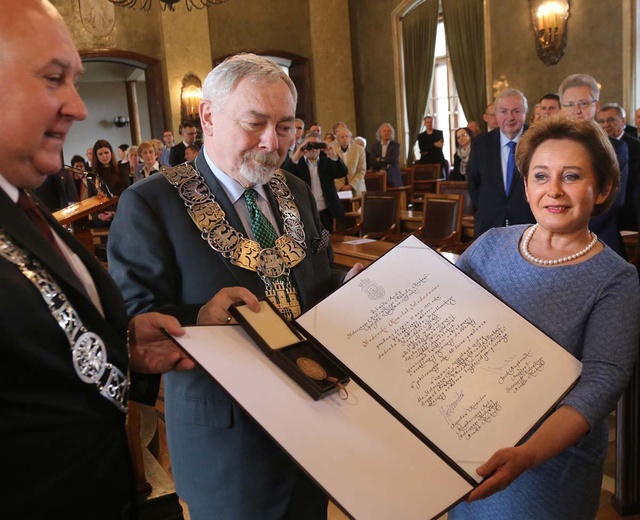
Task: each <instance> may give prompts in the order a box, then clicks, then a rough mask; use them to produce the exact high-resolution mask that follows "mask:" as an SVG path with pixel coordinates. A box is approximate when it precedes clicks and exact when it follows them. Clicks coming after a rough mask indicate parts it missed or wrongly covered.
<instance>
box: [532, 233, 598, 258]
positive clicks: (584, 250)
mask: <svg viewBox="0 0 640 520" xmlns="http://www.w3.org/2000/svg"><path fill="white" fill-rule="evenodd" d="M536 229H538V224H534V225H533V226H531V229H530V230H529V231H527V234H526V235H525V237H524V240H523V241H522V254H523V255H524V256H525V257H526V258H527V260H530V261H532V262H533V263H535V264H538V265H559V264H564V263H565V262H570V261H571V260H575V259H576V258H580V257H581V256H584V255H586V254H587V253H588V252H589V251H591V249H593V246H595V245H596V242H597V241H598V237H597V236H596V234H595V233H593V232H591V236H592V237H593V238H592V239H591V242H589V244H587V247H585V248H584V249H583V250H582V251H578V252H577V253H575V254H573V255H569V256H565V257H563V258H558V259H556V260H543V259H542V258H538V257H537V256H533V255H532V254H531V253H530V252H529V242H531V237H532V236H533V234H534V233H535V231H536Z"/></svg>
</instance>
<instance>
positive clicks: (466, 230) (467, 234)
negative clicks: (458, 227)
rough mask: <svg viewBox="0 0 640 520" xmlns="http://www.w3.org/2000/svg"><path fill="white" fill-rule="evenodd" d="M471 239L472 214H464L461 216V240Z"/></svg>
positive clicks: (472, 236) (472, 235)
mask: <svg viewBox="0 0 640 520" xmlns="http://www.w3.org/2000/svg"><path fill="white" fill-rule="evenodd" d="M473 239H474V233H473V215H464V216H463V217H462V241H463V242H467V241H469V240H473Z"/></svg>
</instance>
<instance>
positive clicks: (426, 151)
mask: <svg viewBox="0 0 640 520" xmlns="http://www.w3.org/2000/svg"><path fill="white" fill-rule="evenodd" d="M424 128H425V131H424V132H422V133H420V134H418V147H419V148H420V159H419V160H418V161H417V162H418V164H440V165H441V167H442V170H443V177H446V173H447V170H448V167H449V163H448V162H447V160H446V159H445V158H444V154H443V153H442V147H443V146H444V134H443V133H442V130H436V129H434V128H433V117H431V116H427V117H425V118H424Z"/></svg>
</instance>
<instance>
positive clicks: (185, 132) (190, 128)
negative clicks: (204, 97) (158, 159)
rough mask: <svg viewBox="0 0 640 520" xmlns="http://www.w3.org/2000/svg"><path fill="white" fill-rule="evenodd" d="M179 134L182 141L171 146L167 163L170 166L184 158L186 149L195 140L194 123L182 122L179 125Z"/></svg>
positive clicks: (196, 131) (195, 129)
mask: <svg viewBox="0 0 640 520" xmlns="http://www.w3.org/2000/svg"><path fill="white" fill-rule="evenodd" d="M180 135H181V136H182V142H181V143H180V144H177V145H175V146H174V147H173V148H171V153H170V154H169V164H170V165H171V166H177V165H178V164H182V163H183V162H184V161H185V160H186V159H185V157H184V153H185V151H186V149H187V148H188V147H189V146H191V145H192V144H194V143H195V142H196V137H197V135H198V130H197V128H196V125H194V124H193V123H191V122H190V121H186V122H184V123H182V124H181V125H180Z"/></svg>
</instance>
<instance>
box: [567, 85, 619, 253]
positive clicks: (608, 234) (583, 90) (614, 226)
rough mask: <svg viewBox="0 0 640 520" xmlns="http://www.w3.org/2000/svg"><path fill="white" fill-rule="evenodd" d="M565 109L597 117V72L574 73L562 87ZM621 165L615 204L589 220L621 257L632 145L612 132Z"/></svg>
mask: <svg viewBox="0 0 640 520" xmlns="http://www.w3.org/2000/svg"><path fill="white" fill-rule="evenodd" d="M558 94H559V95H560V102H561V104H562V113H563V114H564V115H565V116H566V117H568V118H569V119H577V120H585V121H595V118H596V114H597V113H598V111H599V110H600V101H599V99H600V86H599V85H598V82H597V81H596V79H595V78H594V77H593V76H589V75H588V74H572V75H571V76H567V77H566V78H565V79H564V80H563V81H562V83H561V84H560V87H559V88H558ZM609 142H610V143H611V145H612V146H613V149H614V151H615V152H616V157H617V159H618V166H619V167H620V188H619V190H618V194H617V195H616V198H615V200H614V201H613V204H612V205H611V207H610V208H609V209H608V210H607V211H605V212H604V213H602V214H600V215H598V216H597V217H594V218H592V219H591V220H590V221H589V229H590V230H591V231H593V232H594V233H595V234H596V235H598V238H599V239H600V240H602V241H603V242H604V243H605V244H607V245H608V246H609V247H610V248H611V249H613V250H614V251H615V252H616V253H618V254H619V255H620V256H621V257H623V258H626V252H625V248H624V243H623V242H622V237H621V236H620V232H619V231H618V214H619V213H620V209H621V208H622V206H623V205H624V200H625V197H626V191H627V190H626V186H627V178H628V175H629V148H628V147H627V144H626V143H624V142H623V141H620V140H618V139H616V138H614V137H611V136H609Z"/></svg>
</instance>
